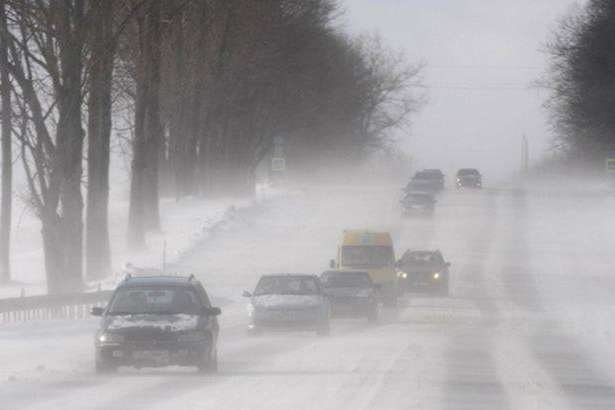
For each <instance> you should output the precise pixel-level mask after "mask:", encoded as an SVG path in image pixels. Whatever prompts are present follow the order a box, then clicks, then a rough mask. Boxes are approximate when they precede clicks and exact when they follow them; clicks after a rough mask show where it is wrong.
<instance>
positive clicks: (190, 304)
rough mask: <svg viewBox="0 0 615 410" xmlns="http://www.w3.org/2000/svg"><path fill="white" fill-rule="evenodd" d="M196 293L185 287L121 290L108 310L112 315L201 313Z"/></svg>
mask: <svg viewBox="0 0 615 410" xmlns="http://www.w3.org/2000/svg"><path fill="white" fill-rule="evenodd" d="M199 310H200V303H199V302H198V297H197V295H196V293H195V292H194V291H193V290H191V289H186V288H183V287H175V288H173V287H129V288H123V289H122V288H120V289H119V290H118V291H117V293H116V294H115V296H114V297H113V300H112V301H111V305H110V307H109V310H108V314H110V315H134V314H180V313H184V314H189V315H196V314H198V313H199Z"/></svg>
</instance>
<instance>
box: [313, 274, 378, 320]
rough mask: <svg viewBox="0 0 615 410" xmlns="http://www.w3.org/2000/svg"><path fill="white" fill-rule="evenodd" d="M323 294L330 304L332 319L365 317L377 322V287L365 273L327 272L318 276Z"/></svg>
mask: <svg viewBox="0 0 615 410" xmlns="http://www.w3.org/2000/svg"><path fill="white" fill-rule="evenodd" d="M320 281H321V282H322V284H323V288H324V291H325V294H326V295H327V296H328V297H329V302H330V303H331V315H332V316H333V317H365V318H367V320H368V321H370V322H375V321H377V320H378V313H379V307H380V302H379V300H380V297H379V292H378V289H379V286H377V285H375V284H374V283H373V282H372V280H371V278H370V276H369V273H367V272H358V271H341V270H335V271H327V272H324V273H323V274H322V275H321V276H320Z"/></svg>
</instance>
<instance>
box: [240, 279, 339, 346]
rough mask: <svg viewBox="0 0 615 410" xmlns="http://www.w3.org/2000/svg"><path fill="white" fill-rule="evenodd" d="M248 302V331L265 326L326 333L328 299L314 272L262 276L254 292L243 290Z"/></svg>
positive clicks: (260, 329) (328, 313)
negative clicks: (310, 273)
mask: <svg viewBox="0 0 615 410" xmlns="http://www.w3.org/2000/svg"><path fill="white" fill-rule="evenodd" d="M243 296H244V297H247V298H250V303H249V304H248V318H249V324H248V332H249V333H250V334H256V333H260V332H262V331H263V330H265V329H286V330H289V329H301V330H314V331H316V333H317V334H319V335H328V334H329V316H330V306H329V300H328V298H327V296H326V295H325V293H324V292H323V288H322V286H321V283H320V280H319V279H318V277H317V276H316V275H303V274H276V275H264V276H262V277H261V278H260V280H259V281H258V283H257V285H256V288H255V289H254V292H252V293H251V292H248V291H245V292H244V293H243Z"/></svg>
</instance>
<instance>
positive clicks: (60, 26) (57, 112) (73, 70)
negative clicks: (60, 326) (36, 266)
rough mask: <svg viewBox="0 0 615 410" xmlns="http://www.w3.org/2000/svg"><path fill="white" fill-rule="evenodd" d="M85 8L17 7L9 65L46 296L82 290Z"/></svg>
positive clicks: (79, 3) (78, 4)
mask: <svg viewBox="0 0 615 410" xmlns="http://www.w3.org/2000/svg"><path fill="white" fill-rule="evenodd" d="M84 5H85V2H84V0H72V1H65V2H58V1H54V2H49V3H45V2H15V4H14V5H13V12H14V19H15V21H16V22H17V23H16V24H17V27H16V32H15V34H16V35H15V36H12V38H11V41H10V42H9V44H8V46H9V50H10V55H11V61H10V62H9V64H8V67H9V71H10V73H11V76H12V78H14V79H15V81H16V83H17V85H18V88H19V94H20V96H21V102H20V104H21V106H22V113H23V115H22V116H21V121H22V122H25V125H23V126H22V129H23V132H22V133H21V135H20V142H21V151H22V155H21V156H22V163H23V165H24V169H25V173H26V177H27V181H28V186H29V188H30V196H31V201H32V204H33V206H34V208H35V210H36V212H37V214H38V216H39V217H40V219H41V222H42V236H43V248H44V253H45V270H46V273H47V288H48V291H49V292H50V293H61V292H67V291H73V290H76V289H80V288H81V286H82V263H83V256H82V243H83V219H82V217H83V215H82V213H83V198H82V194H81V178H82V174H83V172H82V165H81V164H82V159H83V129H82V124H81V119H82V105H83V97H82V96H83V87H82V86H83V81H82V80H83V76H82V74H83V60H84V55H83V53H84V37H85V26H86V21H85V9H84Z"/></svg>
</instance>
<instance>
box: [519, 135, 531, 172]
mask: <svg viewBox="0 0 615 410" xmlns="http://www.w3.org/2000/svg"><path fill="white" fill-rule="evenodd" d="M529 170H530V143H529V141H528V140H527V137H526V136H525V134H523V137H522V138H521V174H523V175H527V173H528V172H529Z"/></svg>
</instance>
